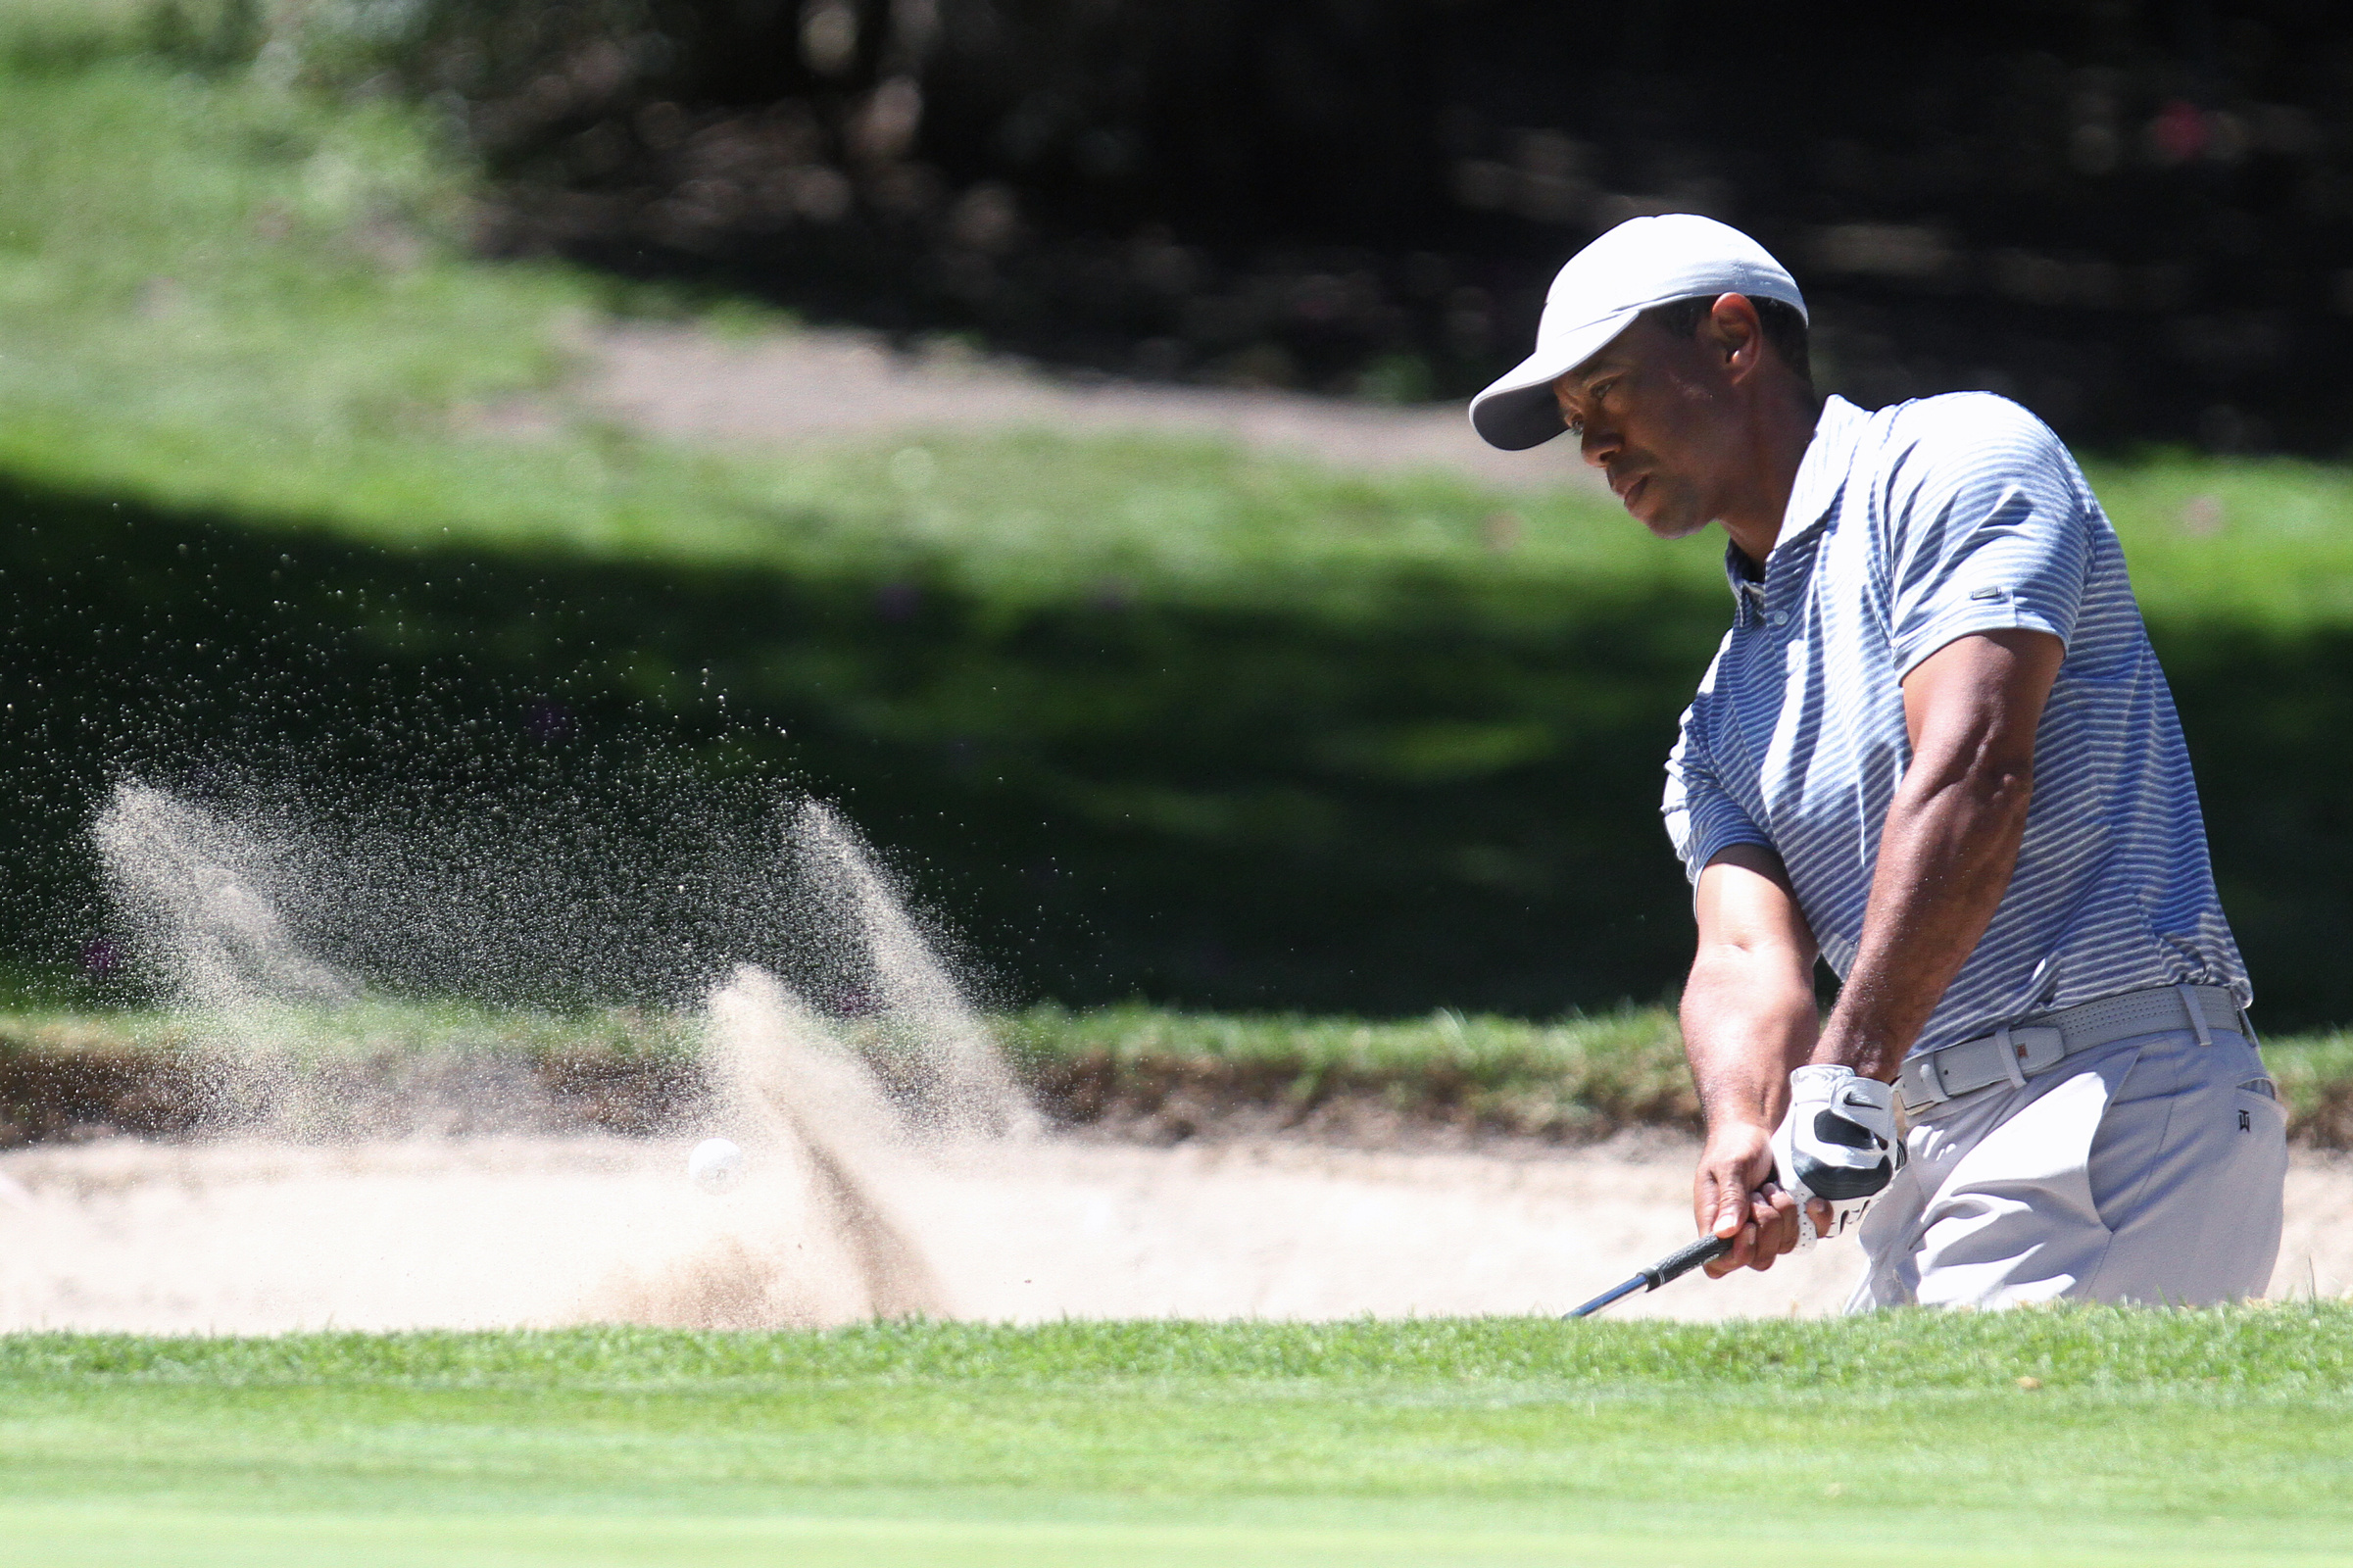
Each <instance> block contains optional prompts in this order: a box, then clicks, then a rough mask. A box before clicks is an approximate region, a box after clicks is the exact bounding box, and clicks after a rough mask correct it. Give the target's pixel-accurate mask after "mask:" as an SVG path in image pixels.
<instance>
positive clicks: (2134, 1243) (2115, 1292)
mask: <svg viewBox="0 0 2353 1568" xmlns="http://www.w3.org/2000/svg"><path fill="white" fill-rule="evenodd" d="M2212 1039H2213V1043H2212V1044H2211V1045H2206V1046H2201V1045H2199V1044H2198V1040H2197V1036H2196V1035H2194V1034H2192V1033H2190V1032H2189V1031H2187V1030H2180V1031H2174V1032H2169V1033H2165V1034H2153V1035H2141V1036H2138V1037H2136V1038H2134V1039H2131V1040H2119V1041H2116V1042H2114V1043H2113V1044H2110V1045H2106V1046H2101V1047H2097V1048H2095V1049H2093V1050H2090V1051H2086V1052H2084V1053H2083V1054H2081V1055H2078V1056H2071V1057H2069V1058H2068V1059H2067V1060H2066V1061H2065V1062H2063V1063H2061V1064H2060V1065H2059V1066H2057V1067H2055V1068H2053V1069H2052V1070H2051V1071H2049V1072H2047V1073H2045V1074H2043V1075H2042V1076H2041V1077H2039V1078H2033V1079H2029V1080H2028V1082H2027V1084H2026V1087H2025V1088H2023V1089H2020V1088H2014V1087H2012V1086H2010V1085H2007V1084H2000V1085H1996V1086H1994V1087H1993V1088H1990V1089H1981V1090H1979V1091H1978V1092H1976V1093H1975V1094H1970V1095H1963V1096H1962V1097H1960V1098H1959V1099H1957V1100H1952V1101H1947V1102H1946V1103H1943V1104H1941V1105H1936V1106H1935V1107H1933V1108H1931V1109H1930V1110H1928V1111H1926V1112H1924V1113H1922V1115H1921V1116H1920V1117H1919V1118H1918V1119H1917V1120H1916V1121H1915V1122H1914V1124H1913V1127H1912V1130H1911V1133H1910V1135H1909V1137H1908V1138H1907V1139H1906V1148H1907V1150H1908V1151H1909V1153H1910V1161H1909V1163H1907V1164H1906V1165H1905V1166H1904V1168H1903V1170H1902V1171H1900V1172H1898V1173H1897V1175H1896V1178H1895V1182H1894V1185H1892V1186H1891V1187H1889V1188H1888V1190H1887V1193H1886V1194H1885V1195H1884V1196H1883V1197H1882V1198H1881V1199H1880V1201H1878V1202H1877V1203H1875V1204H1873V1205H1872V1208H1871V1212H1870V1213H1869V1214H1868V1215H1867V1216H1865V1218H1864V1221H1863V1227H1862V1231H1861V1233H1860V1234H1861V1240H1862V1245H1863V1250H1864V1252H1865V1254H1866V1257H1867V1259H1868V1268H1867V1271H1866V1273H1865V1274H1864V1276H1863V1282H1862V1284H1860V1285H1859V1286H1857V1287H1856V1289H1855V1293H1854V1296H1853V1298H1852V1299H1850V1300H1849V1301H1848V1302H1847V1310H1848V1311H1852V1312H1861V1311H1868V1310H1870V1309H1872V1308H1874V1307H1881V1306H1898V1305H1908V1304H1912V1303H1918V1304H1921V1305H1924V1306H1975V1307H1995V1306H2016V1305H2021V1304H2024V1303H2026V1302H2030V1301H2048V1300H2056V1299H2062V1298H2065V1299H2077V1300H2091V1301H2139V1302H2144V1303H2148V1304H2157V1303H2172V1304H2176V1305H2199V1306H2202V1305H2209V1304H2212V1303H2214V1302H2218V1301H2235V1300H2239V1299H2244V1298H2247V1297H2252V1296H2260V1295H2262V1294H2263V1291H2264V1289H2265V1287H2266V1286H2267V1285H2269V1284H2270V1282H2271V1275H2272V1265H2273V1263H2274V1261H2275V1260H2276V1259H2277V1258H2278V1256H2279V1222H2280V1196H2281V1189H2282V1188H2283V1186H2284V1185H2285V1182H2286V1179H2287V1123H2286V1115H2285V1113H2284V1111H2283V1110H2282V1109H2281V1107H2280V1105H2279V1100H2278V1099H2277V1097H2276V1094H2275V1092H2274V1091H2273V1086H2272V1081H2271V1078H2270V1075H2269V1074H2268V1073H2266V1072H2265V1070H2264V1066H2263V1058H2262V1057H2261V1056H2259V1055H2257V1054H2256V1053H2255V1049H2254V1047H2252V1046H2250V1045H2249V1044H2248V1043H2247V1042H2246V1041H2245V1040H2244V1039H2242V1038H2241V1037H2240V1036H2239V1035H2237V1034H2235V1033H2231V1032H2229V1031H2225V1030H2219V1029H2218V1030H2215V1031H2214V1032H2213V1036H2212Z"/></svg>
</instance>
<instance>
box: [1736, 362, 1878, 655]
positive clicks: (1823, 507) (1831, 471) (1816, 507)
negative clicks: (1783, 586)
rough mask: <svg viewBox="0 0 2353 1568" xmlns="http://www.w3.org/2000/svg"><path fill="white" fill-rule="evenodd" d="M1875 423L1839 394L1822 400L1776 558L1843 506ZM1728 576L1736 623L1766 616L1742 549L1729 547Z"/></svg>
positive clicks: (1762, 587) (1792, 491) (1783, 518)
mask: <svg viewBox="0 0 2353 1568" xmlns="http://www.w3.org/2000/svg"><path fill="white" fill-rule="evenodd" d="M1870 417H1871V416H1869V415H1868V414H1865V413H1864V412H1863V411H1862V410H1861V409H1858V408H1856V407H1855V406H1854V405H1853V404H1851V403H1849V402H1847V401H1846V400H1845V399H1844V398H1842V397H1839V396H1838V394H1837V393H1835V392H1834V393H1833V394H1831V396H1829V397H1828V398H1825V399H1824V400H1823V403H1822V413H1821V414H1820V416H1819V417H1816V418H1815V420H1814V439H1813V440H1811V441H1809V442H1807V443H1806V448H1805V456H1804V457H1803V458H1802V459H1800V460H1799V461H1798V464H1797V477H1796V478H1795V479H1794V480H1793V481H1792V482H1791V483H1790V485H1789V507H1788V508H1787V509H1786V510H1785V511H1784V512H1783V513H1782V515H1781V536H1780V537H1779V538H1777V539H1776V540H1775V541H1774V542H1773V550H1774V553H1775V554H1779V553H1780V552H1781V550H1782V548H1783V547H1784V546H1786V545H1789V544H1790V543H1792V542H1793V541H1795V540H1797V539H1801V538H1803V537H1804V536H1805V535H1806V534H1808V533H1810V532H1812V531H1813V530H1814V529H1816V528H1818V527H1820V526H1821V525H1822V522H1823V519H1825V518H1827V517H1828V516H1829V515H1831V511H1832V509H1833V508H1835V507H1836V506H1837V505H1838V495H1839V492H1840V491H1842V490H1843V489H1845V487H1846V473H1847V469H1848V467H1849V466H1850V464H1849V462H1848V460H1849V459H1850V458H1851V457H1852V455H1853V453H1854V445H1855V441H1856V440H1857V438H1858V437H1860V435H1861V434H1862V430H1863V425H1864V423H1865V422H1866V421H1868V420H1869V419H1870ZM1772 565H1773V563H1772V559H1771V557H1768V558H1766V562H1765V566H1766V569H1767V570H1768V571H1769V570H1771V569H1772ZM1724 575H1725V577H1726V578H1727V579H1728V580H1729V581H1730V582H1731V583H1732V598H1733V605H1734V607H1735V609H1734V620H1735V623H1736V624H1744V623H1745V621H1746V619H1747V616H1748V613H1749V612H1750V611H1752V610H1754V611H1756V612H1757V613H1762V606H1763V604H1764V599H1765V585H1764V583H1763V581H1762V580H1760V579H1758V578H1753V577H1751V576H1749V575H1748V572H1747V565H1746V562H1745V559H1744V558H1743V557H1742V556H1741V555H1740V546H1738V545H1735V544H1727V545H1726V546H1725V547H1724Z"/></svg>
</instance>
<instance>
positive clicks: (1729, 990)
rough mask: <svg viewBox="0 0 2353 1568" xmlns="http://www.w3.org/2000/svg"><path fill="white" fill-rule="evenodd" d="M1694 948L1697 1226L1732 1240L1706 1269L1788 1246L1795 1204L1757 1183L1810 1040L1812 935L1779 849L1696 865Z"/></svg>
mask: <svg viewBox="0 0 2353 1568" xmlns="http://www.w3.org/2000/svg"><path fill="white" fill-rule="evenodd" d="M1694 912H1695V913H1696V914H1697V916H1698V921H1699V949H1698V953H1697V955H1696V956H1694V957H1693V958H1692V960H1691V979H1690V981H1689V982H1688V983H1687V984H1686V985H1685V987H1684V992H1683V1044H1684V1053H1685V1054H1686V1055H1687V1056H1689V1057H1690V1059H1691V1082H1692V1084H1693V1085H1694V1086H1695V1087H1696V1088H1697V1089H1698V1092H1699V1104H1700V1108H1701V1110H1702V1111H1703V1112H1704V1113H1705V1115H1706V1118H1707V1144H1706V1147H1705V1149H1703V1150H1702V1151H1701V1152H1700V1156H1699V1169H1698V1171H1697V1173H1696V1175H1695V1176H1694V1177H1693V1179H1692V1185H1691V1208H1692V1212H1693V1215H1694V1217H1695V1218H1696V1219H1697V1220H1698V1224H1699V1229H1700V1230H1702V1231H1704V1232H1712V1233H1713V1234H1715V1235H1718V1236H1724V1237H1729V1238H1732V1240H1733V1250H1732V1251H1731V1252H1729V1253H1728V1254H1726V1255H1725V1256H1724V1257H1723V1258H1721V1259H1719V1260H1718V1261H1716V1262H1714V1263H1711V1264H1709V1265H1708V1272H1709V1273H1710V1274H1712V1275H1716V1276H1718V1277H1721V1276H1723V1275H1725V1274H1727V1273H1730V1272H1731V1271H1732V1270H1734V1269H1736V1268H1740V1267H1743V1266H1750V1267H1756V1268H1769V1267H1771V1266H1772V1262H1773V1259H1774V1258H1775V1257H1777V1256H1779V1255H1780V1254H1781V1253H1782V1252H1785V1251H1787V1250H1789V1248H1790V1247H1792V1246H1794V1245H1795V1243H1796V1240H1797V1227H1796V1207H1795V1204H1794V1203H1793V1202H1792V1201H1790V1199H1789V1196H1788V1195H1787V1194H1778V1193H1777V1194H1773V1195H1766V1194H1763V1193H1760V1192H1759V1189H1760V1188H1762V1187H1764V1186H1765V1185H1766V1179H1767V1178H1768V1177H1769V1176H1771V1174H1772V1172H1773V1151H1772V1148H1771V1144H1770V1139H1771V1137H1772V1133H1773V1129H1774V1127H1775V1126H1776V1125H1777V1124H1778V1123H1779V1122H1780V1120H1781V1114H1782V1108H1783V1105H1784V1103H1786V1102H1787V1100H1788V1099H1789V1070H1790V1069H1791V1068H1792V1067H1796V1066H1799V1065H1801V1064H1802V1063H1803V1062H1804V1061H1805V1060H1806V1058H1807V1056H1808V1055H1809V1054H1811V1053H1812V1051H1813V1049H1814V1046H1815V1023H1816V1017H1817V1014H1816V1012H1815V1007H1814V983H1813V975H1814V959H1815V952H1816V950H1815V946H1814V933H1813V931H1812V929H1811V928H1810V927H1808V926H1807V924H1806V921H1805V916H1804V914H1802V913H1801V912H1800V911H1799V910H1798V907H1797V899H1796V896H1795V895H1794V894H1793V893H1792V892H1791V891H1790V889H1789V874H1788V872H1787V871H1786V870H1784V868H1783V866H1782V863H1781V858H1780V857H1778V856H1776V855H1775V854H1774V853H1773V852H1772V851H1771V850H1768V849H1765V848H1764V847H1763V846H1761V845H1755V844H1737V845H1734V846H1732V847H1731V848H1730V849H1727V850H1725V851H1723V852H1722V853H1721V854H1719V855H1717V856H1716V857H1715V858H1713V859H1712V860H1710V861H1709V862H1708V863H1707V866H1706V868H1705V869H1704V870H1702V871H1701V872H1700V873H1699V887H1698V899H1697V902H1696V904H1695V906H1694Z"/></svg>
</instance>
